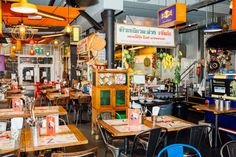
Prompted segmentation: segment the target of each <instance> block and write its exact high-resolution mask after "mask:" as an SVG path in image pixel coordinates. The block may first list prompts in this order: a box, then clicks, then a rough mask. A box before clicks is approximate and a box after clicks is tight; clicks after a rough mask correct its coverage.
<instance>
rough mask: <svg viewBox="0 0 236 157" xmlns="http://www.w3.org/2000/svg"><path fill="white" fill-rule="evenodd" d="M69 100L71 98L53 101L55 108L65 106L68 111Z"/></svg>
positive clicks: (60, 98) (64, 97) (58, 98)
mask: <svg viewBox="0 0 236 157" xmlns="http://www.w3.org/2000/svg"><path fill="white" fill-rule="evenodd" d="M69 100H70V98H69V96H63V97H57V98H56V99H55V100H54V101H53V105H54V106H64V107H66V109H68V105H69Z"/></svg>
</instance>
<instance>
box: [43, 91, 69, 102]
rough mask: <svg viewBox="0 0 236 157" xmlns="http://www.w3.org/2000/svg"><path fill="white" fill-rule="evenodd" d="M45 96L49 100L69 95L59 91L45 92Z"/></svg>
mask: <svg viewBox="0 0 236 157" xmlns="http://www.w3.org/2000/svg"><path fill="white" fill-rule="evenodd" d="M46 97H47V99H48V100H49V101H54V100H56V98H61V97H69V96H68V95H66V94H61V93H47V95H46Z"/></svg>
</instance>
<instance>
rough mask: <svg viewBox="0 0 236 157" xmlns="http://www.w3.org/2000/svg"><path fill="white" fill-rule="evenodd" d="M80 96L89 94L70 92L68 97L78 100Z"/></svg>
mask: <svg viewBox="0 0 236 157" xmlns="http://www.w3.org/2000/svg"><path fill="white" fill-rule="evenodd" d="M82 96H90V95H89V94H84V93H82V92H70V99H71V100H78V98H79V97H82Z"/></svg>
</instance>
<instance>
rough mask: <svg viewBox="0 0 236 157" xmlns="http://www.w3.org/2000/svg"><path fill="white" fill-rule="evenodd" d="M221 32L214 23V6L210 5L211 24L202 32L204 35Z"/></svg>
mask: <svg viewBox="0 0 236 157" xmlns="http://www.w3.org/2000/svg"><path fill="white" fill-rule="evenodd" d="M220 31H222V29H221V27H220V26H218V25H217V24H216V23H215V22H214V5H212V22H211V23H210V25H208V26H207V28H206V29H205V30H204V33H215V32H220Z"/></svg>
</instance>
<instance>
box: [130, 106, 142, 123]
mask: <svg viewBox="0 0 236 157" xmlns="http://www.w3.org/2000/svg"><path fill="white" fill-rule="evenodd" d="M140 118H141V117H140V109H128V125H129V126H138V125H139V123H140Z"/></svg>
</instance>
